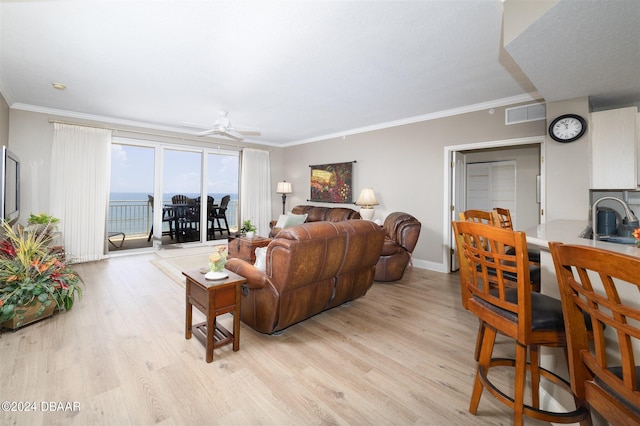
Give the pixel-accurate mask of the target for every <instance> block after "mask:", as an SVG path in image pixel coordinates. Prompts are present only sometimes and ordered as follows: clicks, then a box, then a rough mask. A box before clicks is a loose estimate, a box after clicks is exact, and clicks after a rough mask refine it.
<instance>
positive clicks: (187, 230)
mask: <svg viewBox="0 0 640 426" xmlns="http://www.w3.org/2000/svg"><path fill="white" fill-rule="evenodd" d="M162 162H163V167H162V202H163V206H162V208H163V209H164V212H163V213H164V216H165V217H169V218H170V219H173V223H172V225H173V232H174V238H173V239H163V240H162V244H175V243H192V242H200V241H201V235H200V234H201V230H202V229H203V223H202V220H201V214H200V213H201V209H200V207H201V205H202V203H201V202H200V201H201V194H202V151H199V152H198V151H187V150H184V149H173V148H167V149H164V150H163V159H162ZM205 205H206V204H205ZM170 224H171V223H170ZM205 226H206V225H205Z"/></svg>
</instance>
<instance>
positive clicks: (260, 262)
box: [253, 246, 267, 271]
mask: <svg viewBox="0 0 640 426" xmlns="http://www.w3.org/2000/svg"><path fill="white" fill-rule="evenodd" d="M253 266H255V267H256V268H258V269H260V270H261V271H266V270H267V246H264V247H258V248H256V261H255V263H254V264H253Z"/></svg>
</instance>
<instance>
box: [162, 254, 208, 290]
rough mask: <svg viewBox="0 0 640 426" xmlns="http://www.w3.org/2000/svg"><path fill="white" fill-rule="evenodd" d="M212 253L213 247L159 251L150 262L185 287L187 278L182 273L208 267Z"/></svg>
mask: <svg viewBox="0 0 640 426" xmlns="http://www.w3.org/2000/svg"><path fill="white" fill-rule="evenodd" d="M211 253H213V246H206V247H194V248H186V249H185V248H176V249H166V250H159V251H158V252H156V256H157V258H156V259H152V260H150V262H151V264H152V265H154V266H155V267H156V268H158V269H160V270H161V271H162V272H164V273H165V274H167V275H168V276H169V277H170V278H171V279H172V280H173V281H175V282H176V283H178V284H179V285H180V286H182V287H184V286H185V277H184V275H182V271H189V270H194V269H200V268H204V267H207V266H208V265H209V255H210V254H211Z"/></svg>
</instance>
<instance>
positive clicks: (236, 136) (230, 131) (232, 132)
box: [220, 129, 244, 141]
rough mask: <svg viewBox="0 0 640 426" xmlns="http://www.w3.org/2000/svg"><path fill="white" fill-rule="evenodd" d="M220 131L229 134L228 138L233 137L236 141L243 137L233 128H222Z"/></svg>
mask: <svg viewBox="0 0 640 426" xmlns="http://www.w3.org/2000/svg"><path fill="white" fill-rule="evenodd" d="M220 133H222V134H223V135H226V136H229V137H230V138H232V139H235V140H237V141H241V140H242V139H244V138H243V137H242V135H241V134H240V133H239V132H236V131H235V130H233V129H225V130H222V131H221V132H220Z"/></svg>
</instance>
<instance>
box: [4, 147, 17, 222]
mask: <svg viewBox="0 0 640 426" xmlns="http://www.w3.org/2000/svg"><path fill="white" fill-rule="evenodd" d="M1 160H2V161H1V163H2V170H0V179H2V181H1V182H0V185H1V186H0V198H1V199H0V217H2V218H4V219H5V220H6V221H7V222H9V223H13V222H15V221H16V220H18V217H20V159H19V158H18V156H17V155H15V154H14V153H13V152H11V151H9V150H8V149H7V147H6V146H3V147H2V159H1Z"/></svg>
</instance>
